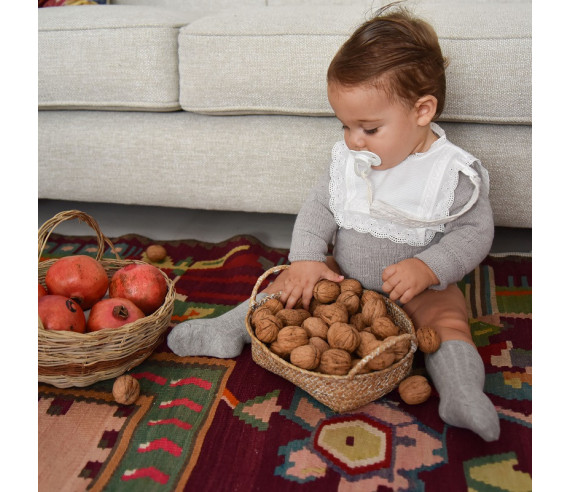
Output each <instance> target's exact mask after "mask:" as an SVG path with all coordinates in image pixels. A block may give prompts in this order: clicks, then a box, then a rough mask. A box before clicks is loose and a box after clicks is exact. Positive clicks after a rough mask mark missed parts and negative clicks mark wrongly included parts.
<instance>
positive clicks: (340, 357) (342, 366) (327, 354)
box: [318, 348, 352, 376]
mask: <svg viewBox="0 0 570 492" xmlns="http://www.w3.org/2000/svg"><path fill="white" fill-rule="evenodd" d="M351 364H352V357H350V354H349V353H348V352H347V351H346V350H342V349H336V348H331V349H329V350H326V351H324V352H323V353H322V354H321V363H320V364H319V368H318V369H319V371H320V372H323V373H325V374H334V375H337V376H343V375H345V374H348V371H350V367H351Z"/></svg>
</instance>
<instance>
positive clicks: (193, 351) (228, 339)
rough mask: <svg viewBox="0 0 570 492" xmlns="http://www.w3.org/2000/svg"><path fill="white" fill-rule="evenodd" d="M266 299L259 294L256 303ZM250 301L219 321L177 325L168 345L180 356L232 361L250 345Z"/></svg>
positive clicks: (185, 322) (199, 320)
mask: <svg viewBox="0 0 570 492" xmlns="http://www.w3.org/2000/svg"><path fill="white" fill-rule="evenodd" d="M263 297H265V294H258V295H257V297H256V299H257V300H259V299H261V298H263ZM248 309H249V299H248V300H247V301H245V302H243V303H241V304H240V305H239V306H237V307H235V308H234V309H232V310H231V311H228V312H227V313H224V314H222V315H221V316H218V317H217V318H208V319H194V320H188V321H184V322H183V323H180V324H178V325H176V326H175V327H174V328H173V329H172V331H171V332H170V334H169V335H168V339H167V344H168V346H169V347H170V349H171V350H172V351H173V352H174V353H175V354H176V355H179V356H189V355H205V356H209V357H218V358H220V359H231V358H234V357H237V356H238V355H239V354H241V351H242V350H243V346H244V344H246V343H251V337H250V336H249V333H248V332H247V328H246V327H245V316H246V314H247V311H248Z"/></svg>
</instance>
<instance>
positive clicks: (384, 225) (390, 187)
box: [329, 123, 488, 246]
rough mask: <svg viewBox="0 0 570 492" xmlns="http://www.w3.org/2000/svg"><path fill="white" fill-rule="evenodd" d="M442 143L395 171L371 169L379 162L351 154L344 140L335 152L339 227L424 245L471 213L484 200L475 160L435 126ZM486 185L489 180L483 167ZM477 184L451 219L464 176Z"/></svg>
mask: <svg viewBox="0 0 570 492" xmlns="http://www.w3.org/2000/svg"><path fill="white" fill-rule="evenodd" d="M432 130H433V131H434V132H435V133H436V134H437V135H438V136H439V139H438V140H437V141H436V142H434V143H433V144H432V146H431V147H430V149H429V150H428V151H427V152H424V153H421V154H414V155H411V156H409V157H408V158H407V159H405V160H404V161H403V162H401V163H400V164H398V165H397V166H396V167H393V168H390V169H387V170H382V169H378V170H375V169H371V166H375V165H378V164H379V163H380V158H379V157H378V156H376V155H375V154H372V153H370V152H356V151H351V150H349V149H348V147H347V146H346V144H345V143H344V142H343V141H340V142H337V143H336V144H335V146H334V147H333V150H332V163H331V166H330V176H331V180H330V184H329V191H330V207H331V210H332V212H333V214H334V217H335V220H336V222H337V224H338V226H339V227H344V228H346V229H355V230H357V231H359V232H365V233H370V234H372V235H373V236H376V237H380V238H388V239H390V240H391V241H393V242H396V243H407V244H409V245H412V246H425V245H426V244H428V243H429V242H430V241H431V240H432V239H433V237H434V236H435V233H436V232H443V230H444V225H445V224H446V223H447V222H450V221H452V220H455V219H456V218H457V217H459V216H461V215H463V214H464V213H465V212H467V210H469V209H470V208H471V207H472V206H473V204H474V203H475V202H476V201H477V198H478V196H479V191H480V186H481V178H480V177H479V174H478V173H477V172H476V171H475V170H474V169H473V168H472V167H471V166H472V165H473V164H474V163H477V164H478V166H477V167H479V165H480V163H479V161H478V160H477V159H475V157H473V156H472V155H470V154H469V153H467V152H465V151H464V150H462V149H460V148H459V147H457V146H455V145H453V144H452V143H450V142H449V141H448V140H447V138H446V136H445V132H444V131H443V129H441V128H440V127H439V126H438V125H436V124H435V123H432ZM479 169H480V170H481V172H482V176H483V179H484V181H485V183H484V185H485V187H486V189H488V175H487V173H486V171H485V170H484V168H483V167H480V168H479ZM460 172H462V173H464V174H466V175H467V176H468V177H469V178H470V180H471V182H472V183H473V187H474V188H473V194H472V196H471V198H470V200H469V201H468V202H467V203H466V204H465V206H464V207H463V208H462V210H461V211H460V212H458V213H457V214H454V215H451V216H450V215H449V209H450V208H451V206H452V204H453V200H454V191H455V188H456V187H457V183H458V180H459V173H460Z"/></svg>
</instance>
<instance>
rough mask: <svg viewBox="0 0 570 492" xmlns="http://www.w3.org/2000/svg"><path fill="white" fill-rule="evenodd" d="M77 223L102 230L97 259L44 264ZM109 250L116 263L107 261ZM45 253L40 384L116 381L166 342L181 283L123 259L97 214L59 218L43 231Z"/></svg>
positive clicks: (40, 279)
mask: <svg viewBox="0 0 570 492" xmlns="http://www.w3.org/2000/svg"><path fill="white" fill-rule="evenodd" d="M72 219H78V220H79V221H81V222H84V223H86V224H87V225H88V226H90V227H91V228H92V229H93V230H94V231H95V233H96V235H97V242H98V250H97V254H96V256H95V257H92V256H88V255H70V256H66V257H62V258H58V259H48V260H44V261H41V258H42V253H43V251H44V248H45V247H46V244H47V242H48V238H49V236H50V234H51V233H52V231H53V230H54V229H55V228H56V227H57V226H58V225H59V224H61V223H62V222H64V221H67V220H72ZM106 245H108V246H110V248H111V251H112V252H113V253H114V255H115V257H116V258H115V259H106V258H103V254H104V252H105V248H106ZM38 254H39V261H38V380H39V381H40V382H44V383H49V384H52V385H54V386H56V387H58V388H68V387H72V386H77V387H84V386H88V385H90V384H93V383H95V382H97V381H101V380H104V379H111V378H115V377H117V376H120V375H121V374H123V373H124V372H126V371H128V370H129V369H132V368H133V367H135V366H137V365H138V364H140V363H141V362H142V361H144V360H145V359H146V358H147V357H148V356H149V355H150V354H151V353H152V351H153V350H154V349H155V348H156V347H157V346H158V345H159V344H160V343H161V341H162V337H163V334H164V332H165V331H166V329H167V328H168V326H169V324H170V320H171V316H172V312H173V309H174V296H175V290H174V282H173V281H172V280H171V279H170V278H169V277H168V276H167V275H166V274H165V273H164V272H163V271H162V270H160V269H159V268H157V267H155V266H153V265H151V264H149V263H145V262H143V261H139V260H122V259H120V257H119V255H118V254H117V253H116V251H115V249H114V245H113V243H112V242H111V241H110V240H109V239H108V238H107V237H105V236H104V235H103V234H102V232H101V230H100V228H99V226H98V224H97V222H96V221H95V220H94V219H93V218H92V217H90V216H89V215H87V214H85V213H83V212H80V211H78V210H69V211H65V212H61V213H59V214H57V215H55V216H54V217H53V218H51V219H50V220H48V221H47V222H45V223H44V224H43V225H42V227H40V229H39V231H38ZM143 287H144V288H143Z"/></svg>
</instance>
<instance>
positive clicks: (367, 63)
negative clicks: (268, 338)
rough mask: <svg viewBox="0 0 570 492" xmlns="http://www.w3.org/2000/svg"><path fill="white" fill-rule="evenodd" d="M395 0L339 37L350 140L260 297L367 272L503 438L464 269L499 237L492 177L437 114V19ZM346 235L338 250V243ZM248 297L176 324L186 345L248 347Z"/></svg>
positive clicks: (459, 409) (454, 403) (440, 376)
mask: <svg viewBox="0 0 570 492" xmlns="http://www.w3.org/2000/svg"><path fill="white" fill-rule="evenodd" d="M392 10H393V7H391V6H388V7H385V8H384V9H381V10H380V11H379V12H378V13H377V15H376V17H374V18H373V19H371V20H370V21H367V22H365V23H364V24H363V25H362V26H360V27H359V28H358V29H357V30H356V31H355V32H354V34H353V35H352V36H351V37H350V38H349V39H348V40H347V41H346V43H345V44H344V45H343V46H342V47H341V48H340V50H339V51H338V53H337V54H336V55H335V57H334V58H333V60H332V62H331V64H330V66H329V69H328V73H327V83H328V98H329V102H330V104H331V106H332V108H333V110H334V112H335V114H336V117H337V118H338V119H339V121H340V122H341V123H342V128H343V131H344V141H340V142H337V143H336V144H335V146H334V148H333V150H332V161H331V164H330V169H329V170H328V171H327V173H326V174H325V175H323V177H322V178H321V179H320V180H319V182H318V183H317V184H316V186H315V187H314V188H313V189H312V190H311V192H310V194H309V197H308V198H307V200H306V202H305V203H304V205H303V206H302V208H301V211H300V212H299V215H298V217H297V219H296V222H295V227H294V230H293V237H292V241H291V250H290V254H289V260H290V262H291V265H290V267H289V268H288V269H286V270H283V271H282V272H281V273H280V275H279V276H278V277H277V278H276V279H275V281H274V282H273V283H272V284H270V285H269V286H268V287H267V289H265V291H264V292H263V293H260V294H258V298H261V297H263V296H265V295H268V294H272V293H276V292H280V293H281V295H280V299H281V301H282V302H283V303H284V304H285V307H293V306H294V305H295V304H296V303H297V302H298V301H299V300H301V302H302V304H303V306H304V307H305V308H307V307H308V305H309V301H310V299H311V297H312V291H313V286H314V285H315V283H316V282H317V281H319V280H320V279H328V280H332V281H335V282H340V281H341V280H342V279H343V278H345V277H347V278H355V279H358V280H359V281H360V282H361V283H362V285H363V286H364V288H366V289H372V290H376V291H380V292H383V293H384V294H385V295H387V296H389V297H390V299H392V300H393V301H397V302H399V303H400V305H401V306H402V308H403V309H404V310H405V312H406V313H407V314H408V315H409V316H410V318H411V319H412V321H413V322H414V325H415V326H416V328H419V327H421V326H430V327H432V328H434V329H435V330H436V331H437V332H438V334H439V336H440V337H441V340H442V344H441V347H440V349H439V350H438V351H437V352H435V353H434V354H429V355H426V357H425V362H426V368H427V371H428V374H429V376H430V378H431V380H432V382H433V384H434V385H435V387H436V389H437V391H438V393H439V396H440V404H439V414H440V416H441V418H442V419H443V420H444V421H445V422H447V423H448V424H450V425H454V426H457V427H463V428H467V429H471V430H472V431H473V432H475V433H477V434H478V435H479V436H481V437H482V438H483V439H484V440H486V441H493V440H496V439H498V437H499V432H500V427H499V419H498V416H497V412H496V410H495V408H494V406H493V404H492V403H491V401H490V400H489V399H488V398H487V396H486V395H485V394H484V393H483V385H484V382H485V372H484V366H483V362H482V360H481V357H480V356H479V353H478V351H477V349H476V347H475V344H474V343H473V340H472V338H471V332H470V329H469V324H468V318H467V309H466V305H465V299H464V297H463V294H462V293H461V291H460V289H459V288H458V287H457V285H456V282H457V281H459V280H461V279H462V278H463V277H464V275H466V274H467V273H469V272H470V271H472V270H473V269H474V268H475V267H476V266H477V265H478V264H479V263H480V262H481V260H483V259H484V258H485V257H486V255H487V254H488V252H489V250H490V247H491V243H492V240H493V233H494V225H493V215H492V211H491V207H490V203H489V198H488V191H489V179H488V175H487V171H486V170H485V169H484V168H483V166H482V165H481V163H480V162H479V160H477V159H476V158H475V157H473V156H472V155H470V154H469V153H468V152H466V151H464V150H462V149H460V148H459V147H457V146H455V145H454V144H452V143H451V142H449V140H447V138H446V135H445V132H444V131H443V130H442V129H441V128H440V127H439V126H438V125H437V124H435V123H434V122H433V121H434V120H435V119H436V118H437V117H438V116H439V115H440V114H441V112H442V111H443V107H444V103H445V90H446V85H445V66H446V62H445V59H444V58H443V56H442V53H441V49H440V46H439V41H438V38H437V35H436V33H435V32H434V30H433V28H432V27H431V26H430V25H429V24H427V23H426V22H424V21H422V20H420V19H417V18H415V17H413V16H412V15H411V14H409V13H408V12H407V11H405V10H403V9H401V8H397V9H396V10H394V11H392ZM329 244H334V249H333V256H332V257H330V256H327V252H328V247H329ZM247 309H248V301H246V302H244V303H243V304H241V305H239V306H238V307H236V308H235V309H233V310H232V311H229V312H228V313H226V314H224V315H223V316H221V317H218V318H215V319H206V320H192V321H187V322H184V323H181V324H179V325H178V326H176V327H175V328H174V329H173V330H172V332H171V333H170V335H169V337H168V345H169V347H170V348H171V349H172V350H173V352H174V353H176V354H178V355H209V356H214V357H226V358H230V357H236V356H237V355H239V354H240V353H241V351H242V348H243V345H244V343H248V342H250V341H251V340H250V339H249V336H248V333H247V330H246V328H245V322H244V319H245V315H246V312H247Z"/></svg>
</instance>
